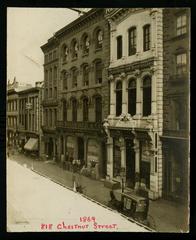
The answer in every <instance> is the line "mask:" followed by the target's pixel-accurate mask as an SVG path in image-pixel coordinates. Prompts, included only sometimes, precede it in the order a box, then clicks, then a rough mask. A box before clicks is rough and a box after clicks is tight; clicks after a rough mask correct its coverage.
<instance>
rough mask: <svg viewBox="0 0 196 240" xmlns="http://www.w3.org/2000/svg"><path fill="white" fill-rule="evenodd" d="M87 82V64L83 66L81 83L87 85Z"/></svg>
mask: <svg viewBox="0 0 196 240" xmlns="http://www.w3.org/2000/svg"><path fill="white" fill-rule="evenodd" d="M88 84H89V67H88V65H85V66H83V85H84V86H88Z"/></svg>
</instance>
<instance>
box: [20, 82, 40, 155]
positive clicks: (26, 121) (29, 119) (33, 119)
mask: <svg viewBox="0 0 196 240" xmlns="http://www.w3.org/2000/svg"><path fill="white" fill-rule="evenodd" d="M42 88H43V82H36V86H35V87H31V88H28V89H25V90H22V91H19V92H18V129H17V130H18V140H19V147H20V148H21V149H23V150H25V151H30V152H32V151H33V152H34V153H36V154H39V145H40V135H41V132H40V129H41V128H40V125H41V122H42V109H41V108H42V106H41V102H42Z"/></svg>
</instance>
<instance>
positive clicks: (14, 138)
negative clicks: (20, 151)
mask: <svg viewBox="0 0 196 240" xmlns="http://www.w3.org/2000/svg"><path fill="white" fill-rule="evenodd" d="M7 144H8V146H11V147H17V145H18V133H17V131H16V130H13V129H7Z"/></svg>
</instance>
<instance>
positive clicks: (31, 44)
mask: <svg viewBox="0 0 196 240" xmlns="http://www.w3.org/2000/svg"><path fill="white" fill-rule="evenodd" d="M78 17H79V15H78V13H77V12H75V11H73V10H70V9H67V8H8V9H7V81H8V80H11V82H12V81H13V79H14V77H16V80H17V81H18V82H20V83H29V84H32V85H33V86H34V85H35V82H37V81H43V80H44V74H43V73H44V71H43V63H44V56H43V53H42V51H41V48H40V46H42V45H43V44H45V43H46V42H47V40H48V39H49V38H50V37H52V36H53V34H54V33H55V32H56V31H58V30H59V29H61V28H62V27H64V26H66V25H67V24H69V23H70V22H72V21H73V20H75V19H76V18H78Z"/></svg>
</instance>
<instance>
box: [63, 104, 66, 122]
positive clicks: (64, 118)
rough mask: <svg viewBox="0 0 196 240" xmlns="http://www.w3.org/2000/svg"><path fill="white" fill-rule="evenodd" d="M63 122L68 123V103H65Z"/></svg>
mask: <svg viewBox="0 0 196 240" xmlns="http://www.w3.org/2000/svg"><path fill="white" fill-rule="evenodd" d="M63 121H64V122H66V121H67V102H66V101H63Z"/></svg>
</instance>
